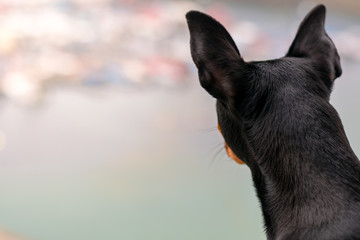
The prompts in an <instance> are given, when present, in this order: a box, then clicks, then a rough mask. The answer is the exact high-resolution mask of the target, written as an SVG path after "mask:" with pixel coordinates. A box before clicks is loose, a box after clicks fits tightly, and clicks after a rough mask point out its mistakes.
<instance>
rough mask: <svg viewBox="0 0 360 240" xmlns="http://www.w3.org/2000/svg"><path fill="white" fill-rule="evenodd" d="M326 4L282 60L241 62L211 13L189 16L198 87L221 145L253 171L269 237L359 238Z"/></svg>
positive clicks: (356, 173)
mask: <svg viewBox="0 0 360 240" xmlns="http://www.w3.org/2000/svg"><path fill="white" fill-rule="evenodd" d="M325 12H326V11H325V7H324V6H323V5H318V6H316V7H315V8H314V9H313V10H311V11H310V13H309V14H308V15H307V16H306V17H305V19H304V20H303V22H302V23H301V25H300V27H299V29H298V32H297V34H296V37H295V39H294V41H293V43H292V44H291V46H290V48H289V51H288V53H287V54H286V56H284V57H282V58H279V59H275V60H269V61H257V62H245V61H244V60H243V59H242V57H241V55H240V52H239V50H238V49H237V47H236V45H235V43H234V41H233V39H232V38H231V36H230V34H229V33H228V32H227V31H226V30H225V28H224V27H223V26H222V25H221V24H220V23H219V22H217V21H216V20H214V19H213V18H211V17H210V16H208V15H206V14H203V13H201V12H197V11H190V12H188V13H187V14H186V19H187V23H188V27H189V30H190V36H191V40H190V46H191V54H192V58H193V60H194V62H195V64H196V66H197V68H198V72H199V80H200V84H201V86H202V87H203V88H204V89H205V90H206V91H207V92H208V93H209V94H210V95H212V96H213V97H215V98H216V99H217V104H216V109H217V116H218V122H219V125H220V127H221V131H222V134H223V136H224V139H225V142H226V144H227V145H228V146H229V147H230V148H231V150H232V151H233V152H234V153H235V154H236V156H237V157H239V158H240V159H241V160H242V161H244V162H245V163H246V164H247V166H248V167H249V168H250V170H251V172H252V177H253V181H254V185H255V188H256V191H257V196H258V198H259V200H260V202H261V206H262V212H263V217H264V224H265V227H266V233H267V237H268V239H271V240H273V239H276V240H285V239H291V240H297V239H299V240H300V239H301V240H311V239H314V240H315V239H316V240H322V239H323V240H325V239H327V240H330V239H334V240H335V239H342V240H351V239H352V240H355V239H360V162H359V160H358V158H357V157H356V156H355V154H354V152H353V151H352V149H351V147H350V144H349V142H348V140H347V137H346V135H345V132H344V129H343V126H342V123H341V120H340V118H339V115H338V113H337V112H336V110H335V109H334V108H333V107H332V105H331V104H330V103H329V96H330V93H331V90H332V86H333V83H334V80H335V79H336V78H337V77H339V76H340V75H341V65H340V58H339V55H338V52H337V50H336V47H335V45H334V44H333V42H332V41H331V39H330V38H329V36H328V35H327V33H326V32H325V29H324V22H325Z"/></svg>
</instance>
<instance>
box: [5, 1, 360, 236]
mask: <svg viewBox="0 0 360 240" xmlns="http://www.w3.org/2000/svg"><path fill="white" fill-rule="evenodd" d="M316 3H318V1H313V2H309V1H299V0H292V1H280V0H277V1H270V0H269V1H260V0H258V1H250V0H249V1H213V0H199V1H187V0H178V1H159V0H156V1H141V0H0V240H10V239H23V240H30V239H31V240H85V239H86V240H99V239H105V240H120V239H121V240H142V239H147V240H149V239H156V240H162V239H164V240H180V239H181V240H182V239H188V240H199V239H207V240H212V239H213V240H218V239H227V240H232V239H265V235H264V232H263V228H262V218H261V212H260V208H259V203H258V201H257V199H256V197H255V192H254V189H253V187H252V181H251V176H250V173H249V170H248V169H247V167H246V166H240V165H237V164H236V163H234V162H233V161H231V160H230V159H229V158H228V157H227V156H226V154H225V151H224V150H223V148H222V147H223V141H222V138H221V136H220V134H219V133H218V131H217V130H216V126H217V123H216V115H215V100H214V99H212V98H211V97H210V96H209V95H208V94H206V92H205V91H203V90H202V89H201V87H200V86H199V84H198V80H197V73H196V69H195V67H194V65H193V63H192V62H191V57H190V51H189V34H188V31H187V27H186V23H185V18H184V15H185V13H186V12H187V11H188V10H191V9H197V10H201V11H204V12H207V13H209V14H211V15H212V16H214V17H215V18H217V19H218V20H220V21H221V22H222V23H223V24H224V25H225V26H226V27H227V28H228V29H229V31H230V32H231V34H232V35H233V37H234V39H235V41H236V43H237V44H238V46H239V49H240V52H241V53H242V55H243V57H244V58H245V60H248V61H250V60H262V59H270V58H277V57H281V56H283V55H284V54H285V53H286V51H287V48H288V47H289V45H290V43H291V40H292V38H293V37H294V35H295V32H296V29H297V27H298V25H299V23H300V21H301V19H302V18H303V17H304V16H305V14H306V13H307V11H308V10H309V9H311V8H312V7H313V6H314V5H315V4H316ZM323 3H325V4H326V6H327V8H328V15H327V20H326V29H327V31H328V33H329V35H330V36H331V38H332V39H333V40H334V42H335V44H336V46H337V47H338V50H339V53H340V55H341V57H342V66H343V76H342V77H341V78H340V79H338V80H337V81H336V84H335V90H334V92H333V94H332V98H331V102H332V104H333V105H334V106H335V107H336V108H337V110H338V111H339V114H340V116H341V118H342V120H343V123H344V125H345V129H346V132H347V134H348V137H349V139H350V141H351V143H352V146H353V148H354V150H355V152H356V153H358V155H359V153H360V126H359V122H360V108H359V104H358V103H359V101H360V95H359V94H358V92H359V90H360V77H359V75H360V15H359V14H360V3H359V1H357V0H352V1H351V0H343V1H335V0H333V1H326V0H324V1H323Z"/></svg>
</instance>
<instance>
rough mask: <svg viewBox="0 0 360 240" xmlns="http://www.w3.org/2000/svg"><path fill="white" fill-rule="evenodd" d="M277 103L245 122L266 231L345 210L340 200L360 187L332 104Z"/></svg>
mask: <svg viewBox="0 0 360 240" xmlns="http://www.w3.org/2000/svg"><path fill="white" fill-rule="evenodd" d="M289 102H291V101H289ZM280 108H281V109H280ZM280 108H279V109H274V111H273V112H269V113H268V116H266V117H263V118H261V120H256V119H254V118H253V119H251V118H248V119H246V121H245V135H246V136H247V138H248V139H247V140H248V142H249V145H250V147H251V148H252V152H253V155H254V156H253V158H254V160H255V162H256V163H257V165H255V166H249V167H250V168H251V170H252V174H253V180H254V183H255V187H256V189H257V192H258V197H259V198H260V201H261V204H262V208H263V214H264V217H265V225H267V227H268V229H271V230H270V231H269V232H268V234H270V235H271V234H274V233H273V232H277V231H276V229H277V228H280V227H281V226H284V225H287V226H293V227H294V229H295V228H299V227H305V226H306V225H311V226H321V225H322V224H324V223H326V221H329V219H334V218H336V217H337V216H339V214H340V212H341V213H342V214H344V213H345V212H346V211H347V209H344V204H338V203H339V202H346V201H348V199H347V198H348V196H349V195H351V194H353V193H359V192H360V174H359V173H360V164H359V161H358V159H357V157H356V156H355V154H354V153H353V151H352V149H351V147H350V145H349V142H348V140H347V138H346V135H345V132H344V129H343V126H342V124H341V121H340V118H339V116H338V114H337V113H336V111H335V109H334V108H333V107H332V106H331V105H330V104H329V103H328V102H326V101H318V102H314V103H313V105H312V106H311V107H309V108H308V109H296V107H292V108H290V107H289V106H280ZM279 111H283V112H281V113H280V112H279ZM300 115H301V116H300ZM279 116H282V118H279ZM300 119H301V121H300ZM300 136H301V137H300ZM339 169H342V170H345V171H339ZM354 183H358V184H354ZM357 197H359V198H360V196H357ZM269 206H271V208H269ZM314 213H316V214H317V217H315V218H314V217H313V215H312V214H314ZM270 216H271V217H270ZM276 216H286V217H285V218H284V217H283V218H281V219H280V218H276ZM273 238H274V237H271V238H270V239H273Z"/></svg>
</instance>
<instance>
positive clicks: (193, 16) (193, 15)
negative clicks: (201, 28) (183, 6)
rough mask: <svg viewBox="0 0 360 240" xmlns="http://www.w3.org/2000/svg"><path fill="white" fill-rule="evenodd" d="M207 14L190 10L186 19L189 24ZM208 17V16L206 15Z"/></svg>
mask: <svg viewBox="0 0 360 240" xmlns="http://www.w3.org/2000/svg"><path fill="white" fill-rule="evenodd" d="M204 15H205V14H204V13H202V12H199V11H196V10H190V11H188V12H187V13H186V15H185V18H186V20H187V21H188V22H189V21H191V20H194V19H196V18H199V17H201V16H204ZM205 16H206V15H205Z"/></svg>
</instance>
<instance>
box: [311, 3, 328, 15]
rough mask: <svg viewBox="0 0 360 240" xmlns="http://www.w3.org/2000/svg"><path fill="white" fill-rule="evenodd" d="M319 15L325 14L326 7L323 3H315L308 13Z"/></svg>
mask: <svg viewBox="0 0 360 240" xmlns="http://www.w3.org/2000/svg"><path fill="white" fill-rule="evenodd" d="M313 14H315V15H321V16H324V17H325V15H326V7H325V5H324V4H319V5H316V6H315V7H314V8H313V9H312V10H311V12H310V15H313Z"/></svg>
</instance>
